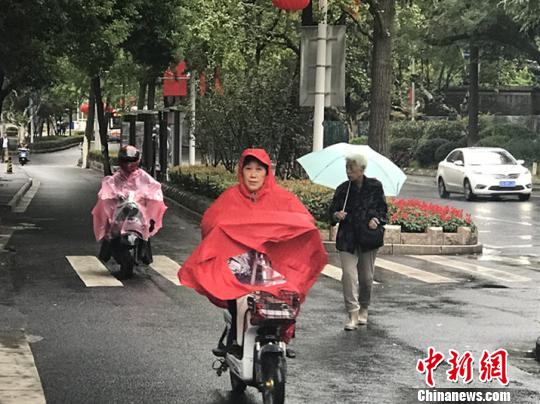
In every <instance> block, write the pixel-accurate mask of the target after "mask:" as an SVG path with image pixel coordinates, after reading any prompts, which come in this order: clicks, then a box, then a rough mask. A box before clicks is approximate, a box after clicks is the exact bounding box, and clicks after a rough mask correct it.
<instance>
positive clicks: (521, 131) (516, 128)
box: [480, 123, 536, 147]
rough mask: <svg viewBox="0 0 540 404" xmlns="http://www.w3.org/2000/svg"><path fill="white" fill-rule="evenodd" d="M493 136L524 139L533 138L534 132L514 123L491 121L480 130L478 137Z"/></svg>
mask: <svg viewBox="0 0 540 404" xmlns="http://www.w3.org/2000/svg"><path fill="white" fill-rule="evenodd" d="M493 136H497V137H501V138H502V137H504V138H506V139H510V138H519V139H524V140H526V139H533V138H535V137H536V134H535V133H534V132H532V131H531V130H530V129H529V128H527V127H526V126H523V125H519V124H515V123H492V124H490V125H487V126H486V127H485V128H484V129H482V130H481V131H480V138H486V137H493ZM501 147H502V146H501Z"/></svg>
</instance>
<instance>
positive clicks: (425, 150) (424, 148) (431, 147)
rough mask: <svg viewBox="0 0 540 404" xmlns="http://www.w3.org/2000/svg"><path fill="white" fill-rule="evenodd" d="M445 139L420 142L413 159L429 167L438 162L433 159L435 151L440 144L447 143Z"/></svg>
mask: <svg viewBox="0 0 540 404" xmlns="http://www.w3.org/2000/svg"><path fill="white" fill-rule="evenodd" d="M448 143H450V142H448V140H446V139H438V138H436V139H429V140H426V141H424V142H423V143H421V144H420V145H419V146H418V148H417V149H416V152H415V159H416V160H417V161H418V162H419V163H420V164H421V165H422V166H423V167H431V166H433V165H435V164H436V163H438V161H436V160H435V151H436V150H437V149H438V148H439V147H440V146H442V145H445V144H448Z"/></svg>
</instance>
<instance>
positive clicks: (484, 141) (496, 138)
mask: <svg viewBox="0 0 540 404" xmlns="http://www.w3.org/2000/svg"><path fill="white" fill-rule="evenodd" d="M507 142H508V137H507V136H503V135H492V136H487V137H483V138H481V139H480V140H479V141H478V143H477V146H480V147H503V148H504V147H505V146H506V143H507Z"/></svg>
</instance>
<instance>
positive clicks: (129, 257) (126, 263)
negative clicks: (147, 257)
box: [120, 247, 135, 278]
mask: <svg viewBox="0 0 540 404" xmlns="http://www.w3.org/2000/svg"><path fill="white" fill-rule="evenodd" d="M134 265H135V258H134V257H133V249H130V248H125V247H124V248H123V250H122V255H121V258H120V274H121V275H122V277H124V278H131V277H132V276H133V267H134Z"/></svg>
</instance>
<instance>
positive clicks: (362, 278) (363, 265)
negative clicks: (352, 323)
mask: <svg viewBox="0 0 540 404" xmlns="http://www.w3.org/2000/svg"><path fill="white" fill-rule="evenodd" d="M376 256H377V250H371V251H367V252H362V251H361V250H357V251H356V254H351V253H348V252H345V251H340V252H339V258H340V259H341V268H342V269H343V275H342V277H341V284H342V286H343V298H344V300H345V309H347V312H349V313H350V312H353V311H357V310H359V309H360V306H364V307H367V306H369V303H370V301H371V289H372V286H373V273H374V272H375V257H376Z"/></svg>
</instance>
